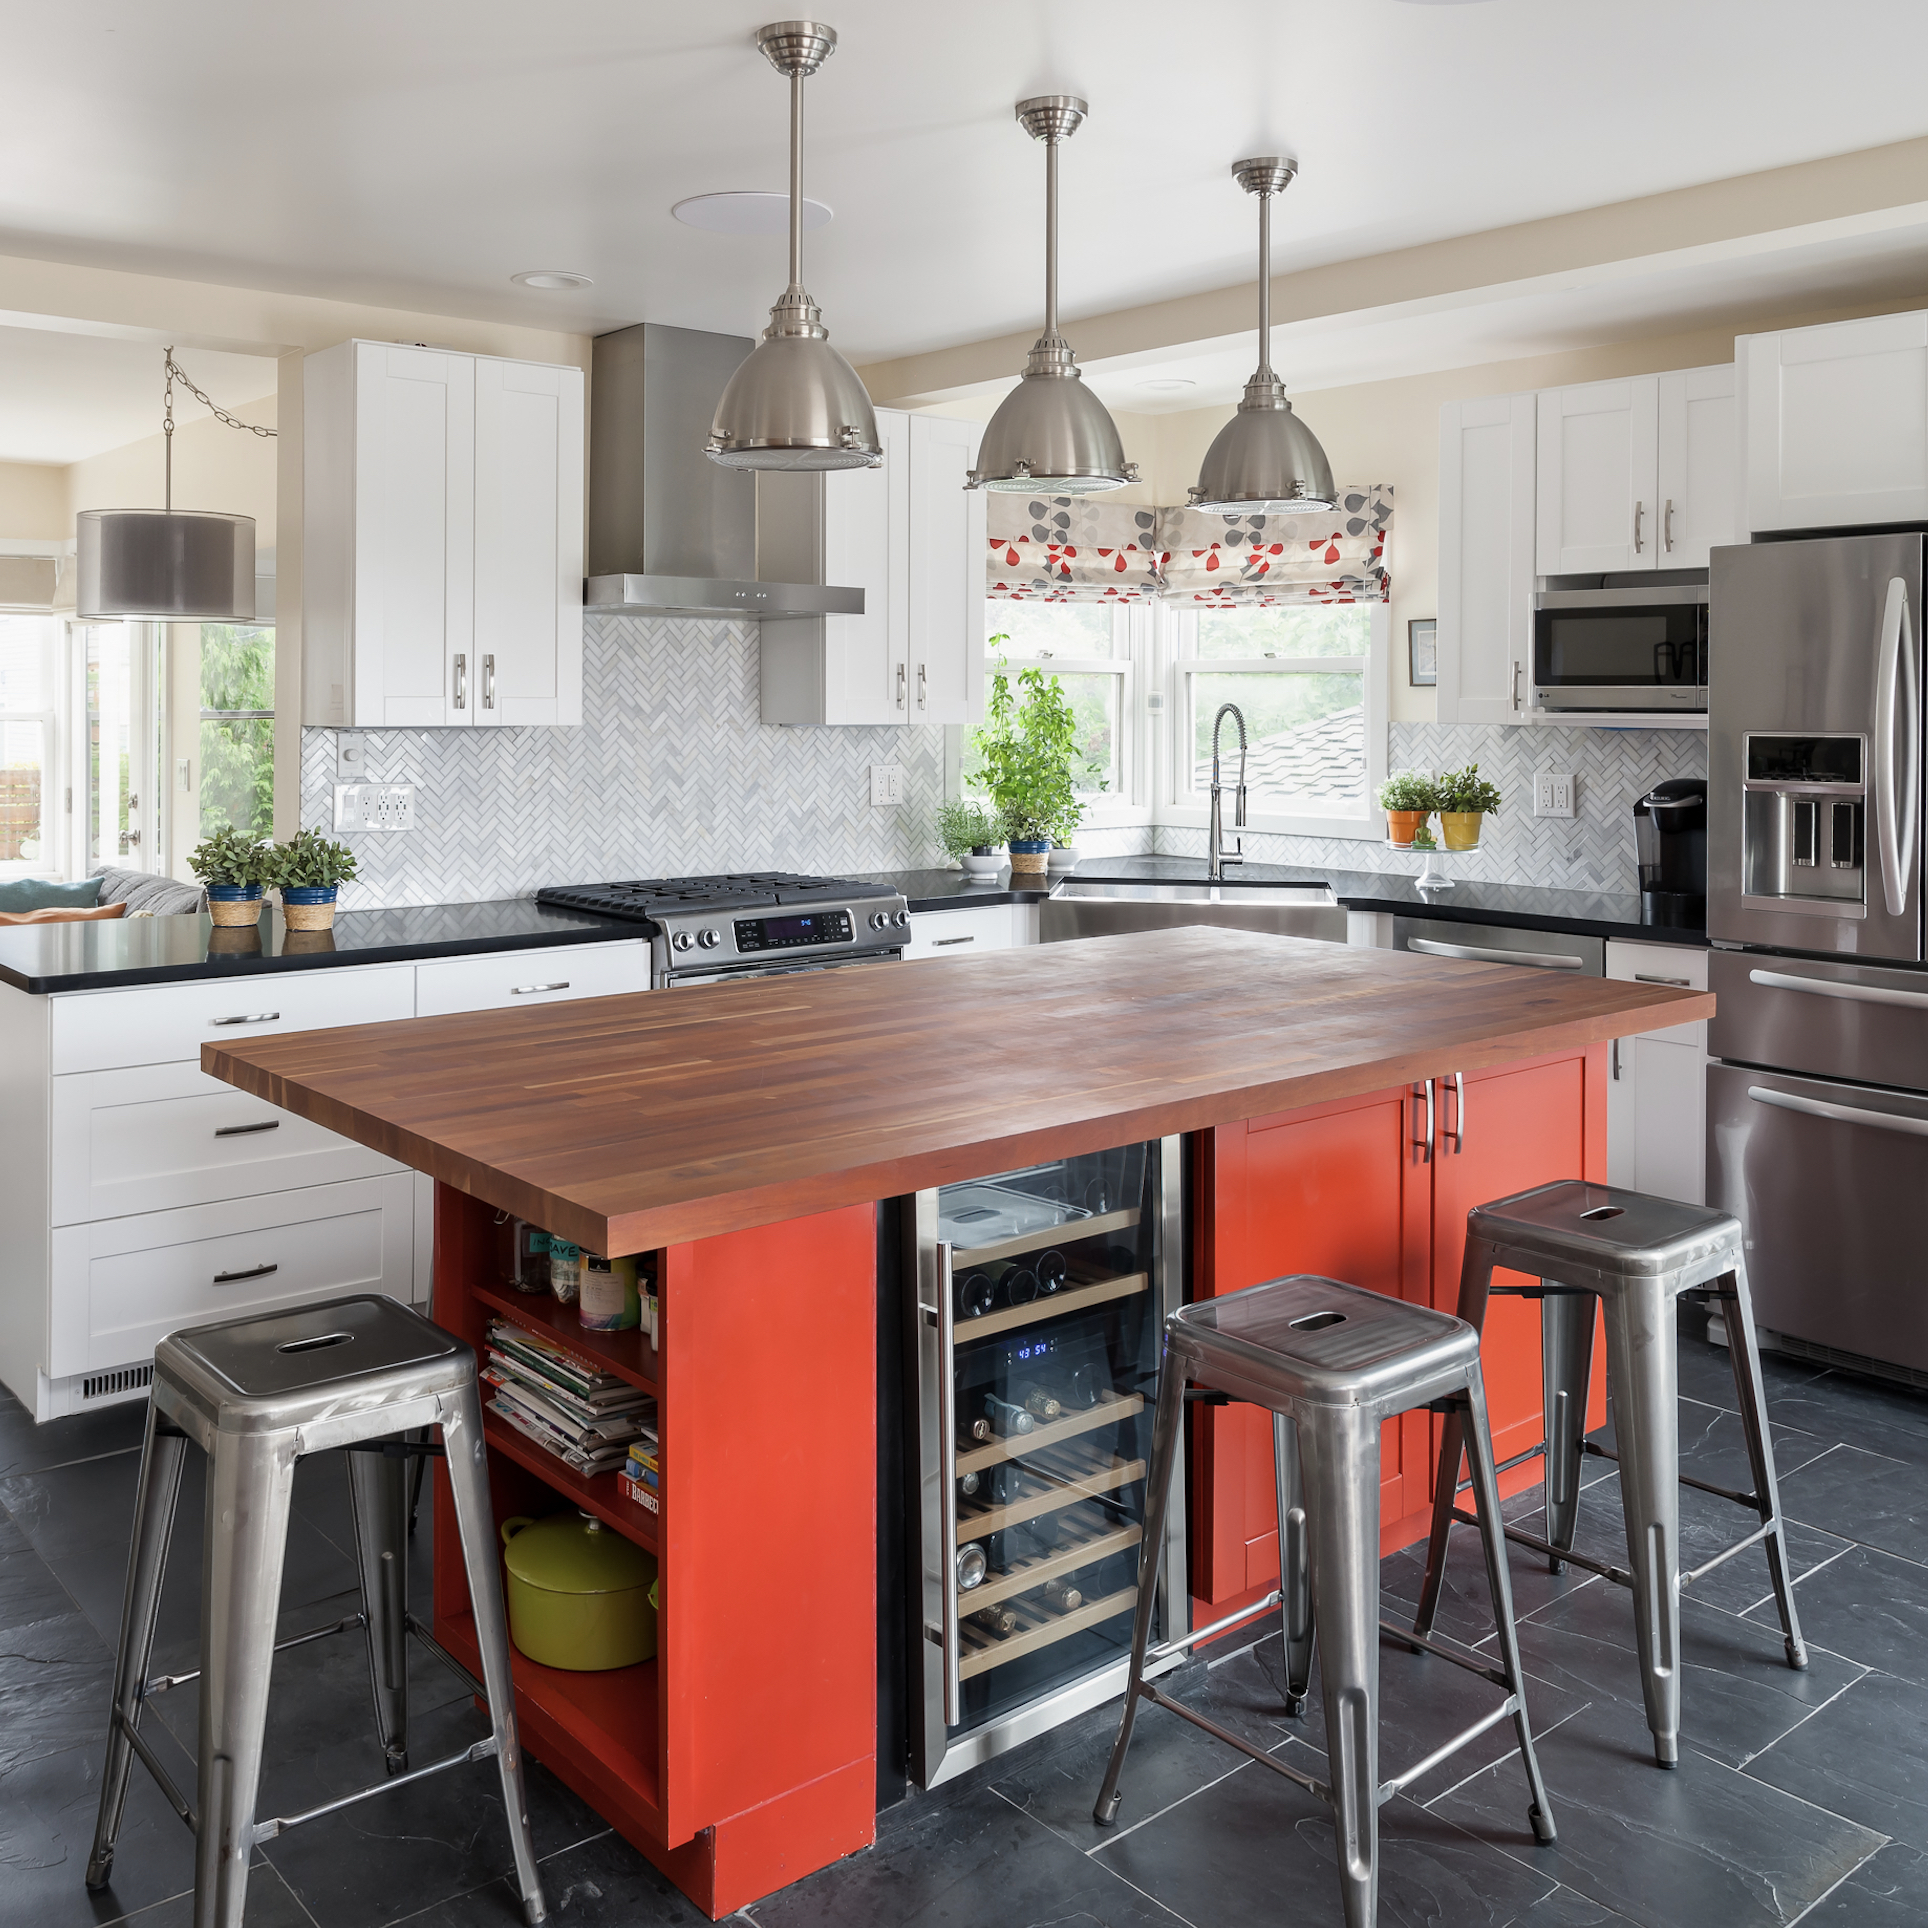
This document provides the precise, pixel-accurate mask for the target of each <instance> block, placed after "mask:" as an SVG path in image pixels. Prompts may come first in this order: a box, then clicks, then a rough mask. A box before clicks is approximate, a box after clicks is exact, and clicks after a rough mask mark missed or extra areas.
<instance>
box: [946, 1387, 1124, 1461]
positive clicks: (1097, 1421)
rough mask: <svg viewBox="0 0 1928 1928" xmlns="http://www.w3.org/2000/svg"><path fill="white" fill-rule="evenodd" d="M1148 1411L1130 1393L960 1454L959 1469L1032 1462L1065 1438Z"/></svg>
mask: <svg viewBox="0 0 1928 1928" xmlns="http://www.w3.org/2000/svg"><path fill="white" fill-rule="evenodd" d="M1144 1410H1145V1400H1144V1395H1143V1394H1142V1393H1135V1392H1133V1393H1126V1394H1125V1395H1124V1396H1123V1397H1122V1398H1119V1399H1108V1400H1103V1401H1101V1402H1100V1403H1099V1404H1098V1405H1096V1406H1091V1407H1088V1408H1087V1409H1086V1410H1085V1411H1083V1412H1076V1413H1067V1414H1066V1415H1065V1416H1064V1418H1062V1419H1051V1420H1043V1421H1040V1422H1039V1424H1038V1425H1037V1426H1036V1427H1035V1428H1033V1430H1032V1431H1030V1432H1028V1433H1011V1434H1008V1435H1006V1436H1004V1437H1003V1438H999V1439H994V1440H992V1441H990V1442H989V1443H988V1444H987V1445H983V1446H973V1447H972V1448H971V1449H970V1451H969V1452H960V1453H959V1454H958V1456H957V1470H958V1471H959V1472H960V1473H977V1472H982V1471H983V1469H984V1468H985V1467H987V1466H995V1465H997V1464H998V1463H999V1461H1001V1460H1007V1459H1029V1458H1030V1456H1031V1455H1032V1454H1033V1453H1036V1452H1040V1451H1042V1450H1043V1449H1044V1448H1045V1447H1047V1446H1055V1445H1056V1444H1057V1443H1058V1441H1059V1440H1061V1439H1075V1438H1076V1437H1077V1435H1078V1434H1079V1433H1089V1432H1095V1431H1096V1430H1097V1429H1098V1428H1099V1427H1100V1426H1113V1425H1116V1424H1117V1423H1118V1421H1119V1420H1121V1419H1131V1418H1133V1417H1134V1416H1136V1415H1137V1414H1139V1413H1141V1412H1143V1411H1144Z"/></svg>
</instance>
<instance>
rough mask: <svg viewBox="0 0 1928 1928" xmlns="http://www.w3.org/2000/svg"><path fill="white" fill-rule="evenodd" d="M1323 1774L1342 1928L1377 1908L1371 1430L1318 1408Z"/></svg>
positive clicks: (1358, 1415) (1310, 1460)
mask: <svg viewBox="0 0 1928 1928" xmlns="http://www.w3.org/2000/svg"><path fill="white" fill-rule="evenodd" d="M1299 1448H1300V1451H1301V1453H1302V1454H1303V1456H1304V1459H1305V1469H1306V1484H1307V1488H1308V1499H1309V1502H1310V1503H1309V1505H1308V1507H1307V1509H1306V1510H1307V1512H1308V1514H1309V1515H1310V1525H1311V1536H1310V1537H1311V1541H1312V1596H1313V1613H1314V1616H1315V1617H1316V1619H1317V1621H1318V1624H1319V1686H1320V1690H1321V1698H1322V1699H1323V1700H1324V1703H1325V1730H1326V1761H1327V1773H1328V1777H1329V1779H1330V1781H1331V1784H1332V1818H1333V1825H1334V1827H1335V1828H1336V1829H1337V1831H1338V1848H1339V1898H1340V1902H1341V1904H1342V1905H1343V1907H1344V1910H1345V1921H1346V1928H1372V1925H1373V1922H1374V1920H1375V1917H1376V1914H1377V1909H1378V1905H1379V1421H1378V1419H1377V1418H1374V1417H1370V1416H1368V1415H1367V1414H1366V1413H1365V1412H1363V1411H1362V1410H1361V1409H1360V1408H1358V1407H1356V1406H1344V1407H1326V1408H1322V1409H1321V1410H1320V1411H1319V1413H1318V1415H1317V1417H1316V1418H1315V1419H1314V1420H1313V1421H1312V1422H1311V1423H1309V1424H1307V1425H1305V1426H1302V1427H1301V1428H1300V1429H1299Z"/></svg>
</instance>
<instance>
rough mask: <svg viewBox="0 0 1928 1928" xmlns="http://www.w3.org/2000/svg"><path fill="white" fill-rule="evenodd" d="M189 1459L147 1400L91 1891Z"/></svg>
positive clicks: (123, 1793)
mask: <svg viewBox="0 0 1928 1928" xmlns="http://www.w3.org/2000/svg"><path fill="white" fill-rule="evenodd" d="M186 1454H187V1440H186V1438H185V1437H184V1436H183V1435H182V1434H180V1433H178V1432H176V1431H175V1430H174V1429H173V1428H172V1427H171V1426H168V1425H167V1424H166V1422H165V1421H163V1420H162V1419H161V1418H160V1416H159V1414H158V1413H156V1411H155V1410H154V1405H153V1402H152V1401H151V1400H150V1401H149V1402H148V1407H147V1436H146V1438H145V1440H144V1441H143V1442H142V1445H141V1474H140V1484H139V1486H138V1487H137V1488H136V1489H135V1494H134V1544H133V1548H132V1550H131V1551H130V1552H129V1554H128V1558H127V1589H126V1592H125V1593H124V1594H123V1595H122V1597H121V1625H120V1650H119V1652H118V1654H117V1655H116V1656H115V1660H114V1706H113V1711H112V1713H110V1714H109V1715H108V1719H107V1763H106V1765H105V1767H103V1768H102V1770H101V1777H100V1818H99V1819H98V1820H97V1821H96V1822H95V1824H94V1848H93V1852H92V1853H91V1854H90V1855H89V1856H88V1857H87V1885H88V1887H90V1888H104V1887H106V1885H107V1882H108V1878H109V1876H110V1875H111V1874H112V1873H113V1868H114V1843H115V1841H116V1840H118V1839H119V1837H120V1828H121V1814H122V1812H123V1810H124V1809H125V1808H126V1805H127V1774H128V1769H129V1768H130V1766H131V1765H132V1763H133V1758H134V1748H133V1743H132V1742H131V1741H129V1739H128V1738H127V1731H126V1729H127V1727H137V1726H139V1725H140V1718H141V1704H142V1700H141V1696H142V1689H143V1688H144V1687H145V1686H146V1684H147V1672H148V1668H149V1666H150V1665H151V1664H152V1662H153V1658H154V1628H155V1625H156V1623H157V1621H158V1620H159V1617H160V1607H161V1582H162V1580H163V1579H165V1578H166V1575H167V1547H168V1541H169V1539H170V1538H171V1537H172V1535H173V1531H174V1509H175V1507H176V1505H177V1504H178V1503H179V1501H180V1497H181V1467H182V1464H183V1462H184V1460H185V1458H186ZM123 1722H125V1723H126V1726H125V1727H124V1726H123V1725H122V1723H123Z"/></svg>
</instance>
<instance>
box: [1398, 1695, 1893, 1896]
mask: <svg viewBox="0 0 1928 1928" xmlns="http://www.w3.org/2000/svg"><path fill="white" fill-rule="evenodd" d="M1849 1691H1850V1693H1852V1692H1853V1691H1854V1690H1853V1689H1850V1690H1849ZM1539 1753H1540V1767H1541V1771H1542V1772H1543V1773H1544V1775H1545V1777H1546V1782H1547V1790H1548V1794H1549V1797H1550V1798H1551V1800H1552V1803H1553V1813H1554V1820H1555V1823H1556V1825H1557V1826H1558V1829H1559V1839H1558V1840H1557V1841H1556V1842H1555V1843H1553V1845H1552V1846H1550V1847H1540V1846H1538V1845H1537V1844H1534V1843H1532V1842H1531V1841H1530V1840H1528V1841H1526V1842H1525V1843H1521V1842H1520V1841H1519V1839H1518V1836H1519V1832H1520V1830H1519V1826H1518V1823H1517V1821H1516V1819H1515V1817H1516V1816H1517V1815H1518V1814H1520V1813H1521V1812H1522V1811H1523V1808H1524V1804H1525V1801H1526V1780H1525V1776H1524V1775H1523V1774H1522V1773H1521V1771H1520V1768H1519V1766H1518V1764H1517V1763H1516V1762H1513V1761H1502V1762H1501V1763H1500V1764H1499V1765H1498V1766H1497V1767H1494V1768H1491V1769H1489V1770H1488V1771H1487V1772H1486V1773H1484V1774H1482V1775H1480V1776H1479V1777H1478V1778H1477V1779H1475V1780H1472V1781H1468V1782H1466V1783H1465V1784H1464V1785H1463V1786H1461V1787H1459V1788H1457V1789H1455V1790H1454V1792H1453V1793H1451V1794H1449V1795H1447V1796H1446V1797H1445V1798H1444V1799H1443V1800H1440V1801H1438V1802H1436V1803H1435V1804H1434V1807H1433V1809H1432V1812H1434V1813H1436V1814H1439V1815H1442V1816H1443V1817H1444V1818H1446V1819H1448V1820H1452V1821H1457V1822H1458V1823H1459V1824H1460V1825H1461V1826H1463V1827H1466V1828H1468V1829H1471V1830H1473V1831H1474V1832H1476V1833H1478V1834H1481V1835H1483V1836H1486V1837H1488V1838H1494V1839H1497V1838H1499V1837H1498V1831H1499V1830H1501V1829H1506V1828H1511V1830H1512V1834H1513V1838H1512V1839H1511V1840H1510V1841H1509V1843H1508V1847H1507V1852H1508V1853H1509V1854H1512V1855H1515V1856H1517V1857H1518V1858H1520V1859H1521V1860H1522V1861H1524V1862H1526V1863H1527V1864H1528V1865H1529V1866H1531V1867H1532V1868H1533V1869H1535V1870H1536V1871H1537V1872H1539V1873H1542V1874H1544V1875H1547V1876H1550V1877H1552V1878H1555V1879H1557V1880H1559V1881H1562V1882H1564V1883H1566V1884H1567V1885H1568V1886H1570V1887H1573V1888H1577V1889H1578V1890H1579V1891H1580V1892H1581V1893H1582V1894H1584V1895H1587V1896H1589V1897H1591V1898H1592V1899H1594V1900H1596V1901H1598V1902H1601V1903H1603V1904H1604V1905H1605V1906H1607V1907H1609V1908H1612V1909H1615V1910H1616V1911H1618V1912H1619V1913H1620V1914H1623V1915H1625V1916H1626V1917H1627V1918H1628V1919H1629V1920H1630V1921H1633V1922H1636V1923H1640V1924H1643V1925H1644V1928H1681V1925H1683V1924H1689V1923H1693V1924H1702V1923H1704V1924H1708V1925H1709V1928H1712V1924H1714V1923H1719V1924H1721V1928H1743V1925H1745V1928H1753V1925H1754V1924H1768V1923H1780V1922H1792V1921H1794V1920H1795V1919H1796V1918H1797V1917H1798V1916H1799V1915H1800V1913H1801V1911H1802V1910H1803V1909H1804V1908H1806V1907H1808V1906H1809V1905H1810V1904H1811V1903H1812V1902H1814V1901H1817V1900H1818V1899H1819V1898H1820V1897H1821V1896H1822V1895H1824V1894H1825V1893H1827V1891H1828V1889H1829V1888H1831V1887H1832V1886H1833V1885H1834V1884H1835V1883H1836V1882H1837V1881H1839V1880H1840V1879H1841V1878H1842V1876H1844V1875H1845V1874H1848V1873H1849V1872H1851V1871H1852V1870H1853V1869H1854V1868H1856V1867H1858V1866H1859V1865H1860V1863H1861V1862H1862V1861H1863V1860H1865V1859H1866V1858H1867V1856H1868V1855H1869V1854H1871V1853H1872V1852H1873V1851H1874V1850H1875V1849H1876V1848H1877V1847H1879V1846H1880V1845H1881V1836H1880V1835H1879V1834H1877V1833H1875V1832H1874V1831H1873V1830H1872V1829H1871V1828H1867V1827H1862V1826H1858V1825H1857V1824H1855V1823H1854V1822H1852V1821H1847V1820H1843V1819H1841V1818H1840V1817H1839V1816H1837V1815H1834V1814H1831V1813H1828V1812H1827V1811H1825V1810H1824V1809H1822V1808H1819V1807H1816V1806H1813V1805H1812V1804H1811V1803H1810V1802H1809V1801H1807V1800H1802V1799H1797V1798H1795V1797H1794V1796H1793V1795H1790V1794H1786V1793H1783V1792H1779V1791H1778V1790H1776V1789H1774V1788H1770V1787H1769V1786H1767V1785H1766V1784H1765V1783H1763V1782H1761V1781H1759V1780H1756V1779H1753V1778H1751V1774H1752V1770H1751V1769H1750V1771H1749V1773H1748V1774H1743V1773H1741V1772H1739V1771H1738V1770H1736V1769H1734V1768H1731V1767H1728V1766H1726V1765H1724V1764H1723V1763H1721V1762H1718V1761H1714V1760H1711V1759H1709V1758H1708V1757H1707V1756H1706V1755H1704V1754H1700V1753H1696V1752H1695V1751H1693V1750H1692V1749H1691V1748H1683V1749H1682V1751H1681V1759H1680V1765H1679V1766H1678V1767H1677V1768H1674V1769H1672V1770H1671V1771H1669V1770H1665V1769H1662V1768H1658V1767H1656V1766H1654V1764H1653V1750H1652V1744H1651V1741H1650V1739H1649V1736H1648V1733H1647V1721H1646V1716H1645V1714H1644V1713H1643V1712H1642V1711H1641V1709H1640V1708H1639V1707H1638V1706H1636V1705H1633V1704H1631V1703H1629V1702H1626V1701H1621V1700H1610V1699H1607V1698H1605V1697H1602V1698H1601V1699H1599V1700H1596V1701H1594V1702H1593V1703H1592V1704H1591V1705H1590V1706H1588V1707H1587V1708H1586V1709H1585V1710H1583V1711H1582V1712H1581V1713H1579V1714H1577V1715H1575V1717H1574V1718H1573V1719H1572V1720H1570V1721H1567V1722H1565V1723H1563V1724H1562V1725H1561V1726H1559V1727H1556V1728H1554V1729H1553V1730H1552V1731H1551V1732H1550V1733H1549V1734H1548V1735H1547V1736H1546V1737H1545V1739H1544V1740H1543V1741H1542V1742H1541V1744H1540V1750H1539ZM1759 1765H1760V1762H1759V1761H1756V1762H1755V1763H1754V1767H1755V1768H1758V1767H1759Z"/></svg>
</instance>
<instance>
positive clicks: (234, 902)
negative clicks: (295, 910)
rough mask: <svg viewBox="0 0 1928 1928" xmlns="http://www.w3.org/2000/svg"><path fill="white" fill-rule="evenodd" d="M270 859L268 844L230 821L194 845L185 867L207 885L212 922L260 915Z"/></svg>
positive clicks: (240, 921) (231, 921) (254, 919)
mask: <svg viewBox="0 0 1928 1928" xmlns="http://www.w3.org/2000/svg"><path fill="white" fill-rule="evenodd" d="M272 861H273V846H272V845H271V844H265V843H256V842H255V840H254V839H253V838H252V837H250V836H249V835H248V834H247V833H246V832H245V831H242V830H237V829H235V828H234V826H233V825H232V824H230V825H229V826H228V828H227V829H225V830H217V831H216V832H215V833H214V835H213V836H211V837H204V838H203V839H202V840H201V841H200V842H199V843H198V844H196V845H195V846H194V848H193V850H192V851H190V852H189V854H188V860H187V867H188V869H190V870H191V871H193V873H194V874H195V876H197V877H198V878H200V880H201V881H202V883H204V884H205V885H206V886H207V893H208V915H209V916H210V917H211V918H213V920H214V921H215V923H217V924H254V923H258V922H259V921H260V918H261V891H262V887H263V886H264V885H265V884H266V883H267V882H268V881H269V877H268V871H269V866H270V864H271V862H272Z"/></svg>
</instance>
